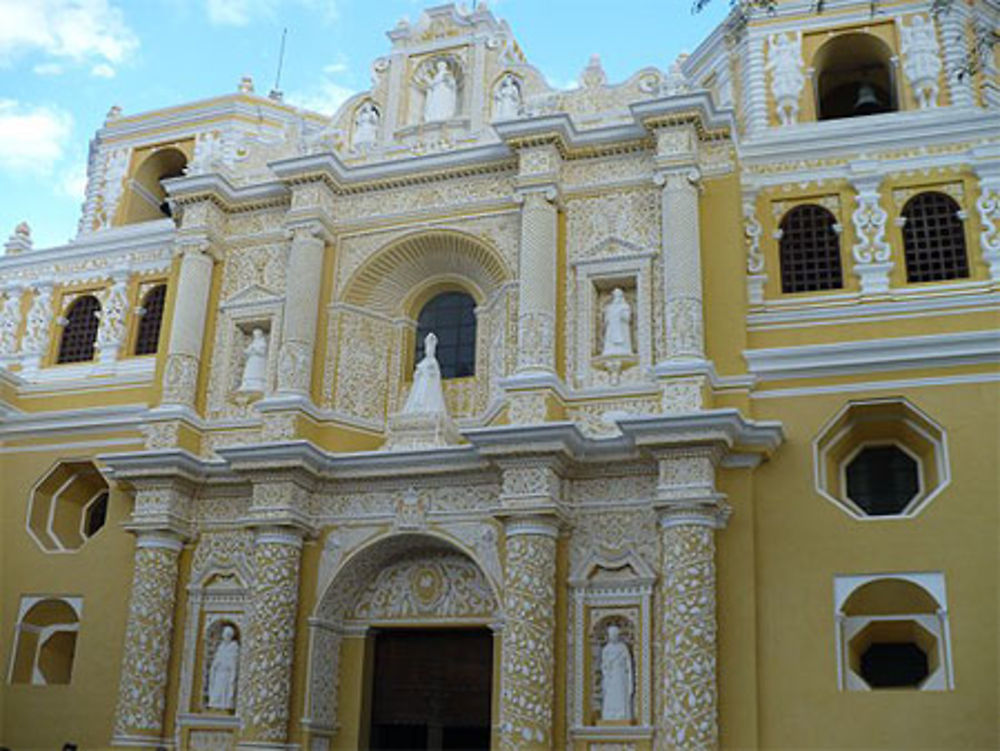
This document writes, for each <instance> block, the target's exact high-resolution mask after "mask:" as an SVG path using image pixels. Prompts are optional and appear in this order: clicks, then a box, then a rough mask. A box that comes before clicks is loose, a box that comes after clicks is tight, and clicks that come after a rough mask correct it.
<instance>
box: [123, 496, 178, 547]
mask: <svg viewBox="0 0 1000 751" xmlns="http://www.w3.org/2000/svg"><path fill="white" fill-rule="evenodd" d="M192 495H193V493H192V490H191V488H190V487H189V485H188V483H187V482H186V481H183V480H176V481H174V480H166V481H162V482H158V483H155V484H150V485H147V486H143V487H138V488H136V491H135V494H134V498H135V505H134V508H133V511H132V518H131V519H129V521H128V522H127V523H126V524H125V525H124V527H125V529H127V530H128V531H129V532H132V533H133V534H134V535H135V536H136V545H137V546H138V547H162V548H168V549H171V548H175V547H177V546H182V545H183V544H184V543H185V542H186V541H188V540H189V539H191V537H192V536H193V535H192V531H191V500H192ZM177 549H179V548H177Z"/></svg>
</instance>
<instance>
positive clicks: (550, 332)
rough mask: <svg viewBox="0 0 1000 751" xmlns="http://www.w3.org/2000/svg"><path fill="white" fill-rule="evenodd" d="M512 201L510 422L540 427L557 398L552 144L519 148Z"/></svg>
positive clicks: (556, 157)
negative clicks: (516, 226)
mask: <svg viewBox="0 0 1000 751" xmlns="http://www.w3.org/2000/svg"><path fill="white" fill-rule="evenodd" d="M518 159H519V167H520V169H519V173H518V178H517V185H518V188H517V194H516V196H515V198H516V200H517V201H518V202H519V203H520V204H521V247H520V252H519V255H518V319H517V368H516V370H515V373H514V376H513V377H512V378H510V379H508V381H507V384H506V387H507V395H508V399H509V401H510V411H509V415H510V420H511V422H513V423H535V422H543V421H545V420H546V418H547V415H548V414H549V404H550V402H551V401H552V400H553V399H554V398H557V397H556V391H557V389H558V383H557V377H556V322H557V320H556V317H557V311H556V297H557V291H556V284H557V279H558V268H557V265H558V257H559V249H558V242H559V238H558V234H559V233H558V225H559V209H558V206H557V202H558V181H559V170H560V165H561V157H560V154H559V150H558V148H557V147H556V146H555V144H553V143H544V144H541V145H533V146H530V147H525V148H522V149H521V150H520V151H519V152H518Z"/></svg>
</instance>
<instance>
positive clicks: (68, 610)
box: [10, 597, 81, 686]
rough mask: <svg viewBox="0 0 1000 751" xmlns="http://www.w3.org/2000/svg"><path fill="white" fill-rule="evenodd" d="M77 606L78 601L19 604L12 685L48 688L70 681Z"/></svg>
mask: <svg viewBox="0 0 1000 751" xmlns="http://www.w3.org/2000/svg"><path fill="white" fill-rule="evenodd" d="M80 607H81V602H80V601H79V599H78V598H68V599H62V598H51V597H50V598H44V597H31V598H25V600H24V601H22V604H21V608H22V611H23V613H24V614H23V615H22V616H21V618H20V619H19V621H18V624H17V630H16V632H15V635H14V656H13V659H12V661H11V669H10V682H11V683H30V684H34V685H36V686H49V685H53V684H66V683H69V682H70V678H71V677H72V674H73V657H74V656H75V653H76V634H77V631H78V630H79V628H80V617H79V611H80Z"/></svg>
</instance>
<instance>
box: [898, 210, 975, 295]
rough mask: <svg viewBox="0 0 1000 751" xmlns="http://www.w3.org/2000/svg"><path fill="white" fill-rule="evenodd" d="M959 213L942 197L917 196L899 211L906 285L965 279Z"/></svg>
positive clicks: (964, 256) (967, 271)
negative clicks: (901, 214) (900, 212)
mask: <svg viewBox="0 0 1000 751" xmlns="http://www.w3.org/2000/svg"><path fill="white" fill-rule="evenodd" d="M960 210H961V209H960V208H959V205H958V203H956V202H955V200H954V199H953V198H952V197H951V196H948V195H945V194H944V193H936V192H929V193H920V194H919V195H916V196H914V197H913V198H911V199H910V200H909V201H907V203H906V205H905V206H904V207H903V220H904V222H903V248H904V250H905V255H906V281H908V282H911V283H913V282H937V281H941V280H943V279H964V278H966V277H968V276H969V262H968V259H967V257H966V253H965V229H964V227H963V226H962V220H961V219H960V218H959V216H958V213H959V211H960Z"/></svg>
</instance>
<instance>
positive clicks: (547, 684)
mask: <svg viewBox="0 0 1000 751" xmlns="http://www.w3.org/2000/svg"><path fill="white" fill-rule="evenodd" d="M557 535H558V528H557V526H556V524H555V523H554V522H553V521H549V520H548V519H545V518H524V519H510V520H508V521H507V524H506V536H507V562H506V567H505V570H504V613H505V615H506V621H505V623H504V630H503V636H502V642H501V644H502V647H501V673H500V748H501V749H503V751H522V750H523V749H551V748H552V720H553V711H554V707H555V693H554V692H555V602H556V537H557Z"/></svg>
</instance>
